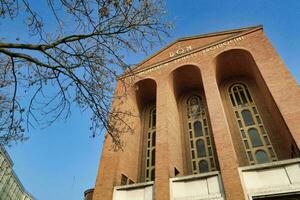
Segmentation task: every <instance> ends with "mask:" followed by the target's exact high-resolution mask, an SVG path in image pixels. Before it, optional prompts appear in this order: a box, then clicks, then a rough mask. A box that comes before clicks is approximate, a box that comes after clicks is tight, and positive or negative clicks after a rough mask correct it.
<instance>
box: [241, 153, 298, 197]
mask: <svg viewBox="0 0 300 200" xmlns="http://www.w3.org/2000/svg"><path fill="white" fill-rule="evenodd" d="M239 173H240V177H241V180H242V185H243V188H244V192H245V194H246V196H247V198H248V199H250V200H252V199H253V198H254V199H257V198H258V199H259V198H262V197H264V196H267V197H274V196H281V195H287V194H298V193H300V159H299V158H295V159H289V160H282V161H277V162H272V163H266V164H259V165H254V166H247V167H240V168H239Z"/></svg>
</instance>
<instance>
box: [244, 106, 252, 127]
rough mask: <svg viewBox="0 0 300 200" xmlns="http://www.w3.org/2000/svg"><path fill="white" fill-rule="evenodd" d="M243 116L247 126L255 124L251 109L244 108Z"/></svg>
mask: <svg viewBox="0 0 300 200" xmlns="http://www.w3.org/2000/svg"><path fill="white" fill-rule="evenodd" d="M242 116H243V120H244V122H245V125H246V126H250V125H253V124H254V121H253V118H252V114H251V112H250V111H249V110H243V111H242Z"/></svg>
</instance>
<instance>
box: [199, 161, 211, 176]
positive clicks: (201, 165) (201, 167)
mask: <svg viewBox="0 0 300 200" xmlns="http://www.w3.org/2000/svg"><path fill="white" fill-rule="evenodd" d="M199 170H200V173H205V172H209V167H208V162H207V161H206V160H201V161H199Z"/></svg>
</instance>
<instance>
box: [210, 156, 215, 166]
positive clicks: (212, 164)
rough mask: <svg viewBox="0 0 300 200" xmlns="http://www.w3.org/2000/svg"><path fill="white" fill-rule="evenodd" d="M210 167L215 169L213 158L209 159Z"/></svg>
mask: <svg viewBox="0 0 300 200" xmlns="http://www.w3.org/2000/svg"><path fill="white" fill-rule="evenodd" d="M210 166H211V168H214V167H215V162H214V159H213V158H210Z"/></svg>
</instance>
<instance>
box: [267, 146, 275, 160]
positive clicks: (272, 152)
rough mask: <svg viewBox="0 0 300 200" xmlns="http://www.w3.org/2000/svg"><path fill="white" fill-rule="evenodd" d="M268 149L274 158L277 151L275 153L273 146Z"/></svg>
mask: <svg viewBox="0 0 300 200" xmlns="http://www.w3.org/2000/svg"><path fill="white" fill-rule="evenodd" d="M268 150H269V152H270V155H271V157H272V158H274V157H275V153H274V151H273V149H272V147H269V148H268Z"/></svg>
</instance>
